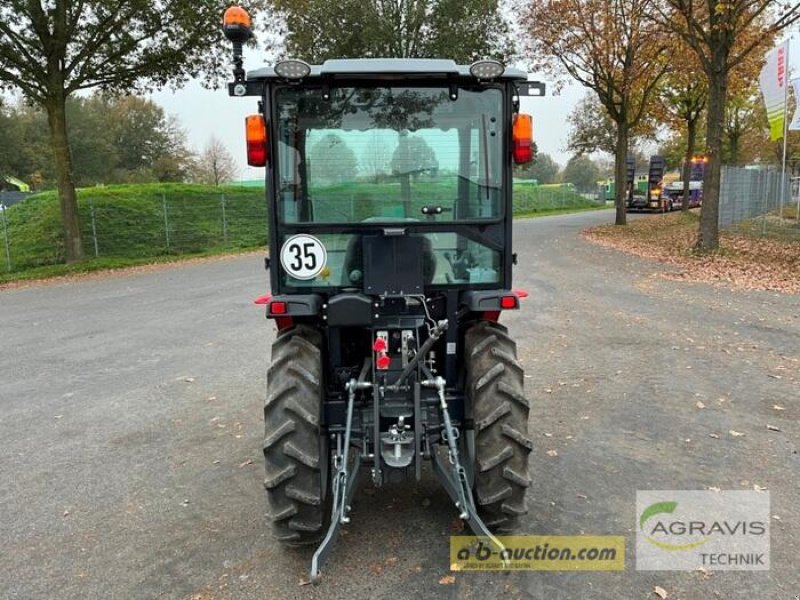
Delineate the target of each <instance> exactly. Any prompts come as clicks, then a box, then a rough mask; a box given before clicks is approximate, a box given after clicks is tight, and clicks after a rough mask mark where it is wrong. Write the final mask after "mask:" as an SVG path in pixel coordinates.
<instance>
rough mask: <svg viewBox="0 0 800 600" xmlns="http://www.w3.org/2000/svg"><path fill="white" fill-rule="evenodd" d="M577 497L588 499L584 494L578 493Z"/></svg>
mask: <svg viewBox="0 0 800 600" xmlns="http://www.w3.org/2000/svg"><path fill="white" fill-rule="evenodd" d="M577 497H578V498H580V499H581V500H586V499H587V497H586V496H584V495H583V494H577Z"/></svg>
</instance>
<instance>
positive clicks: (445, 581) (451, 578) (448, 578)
mask: <svg viewBox="0 0 800 600" xmlns="http://www.w3.org/2000/svg"><path fill="white" fill-rule="evenodd" d="M455 582H456V576H455V575H445V576H444V577H442V578H441V579H439V584H440V585H453V584H454V583H455Z"/></svg>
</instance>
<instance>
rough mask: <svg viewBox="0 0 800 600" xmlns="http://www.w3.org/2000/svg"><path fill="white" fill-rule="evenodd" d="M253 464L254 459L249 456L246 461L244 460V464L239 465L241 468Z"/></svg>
mask: <svg viewBox="0 0 800 600" xmlns="http://www.w3.org/2000/svg"><path fill="white" fill-rule="evenodd" d="M252 464H253V459H252V458H248V459H247V460H246V461H244V462H243V463H242V464H240V465H239V468H240V469H241V468H242V467H246V466H247V465H252Z"/></svg>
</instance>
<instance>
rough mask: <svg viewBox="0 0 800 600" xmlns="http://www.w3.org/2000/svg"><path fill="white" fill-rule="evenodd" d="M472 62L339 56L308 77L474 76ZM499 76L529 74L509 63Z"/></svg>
mask: <svg viewBox="0 0 800 600" xmlns="http://www.w3.org/2000/svg"><path fill="white" fill-rule="evenodd" d="M469 67H470V66H469V65H458V64H456V62H455V61H453V60H447V59H441V58H336V59H330V60H326V61H325V62H323V63H322V64H321V65H311V73H310V74H309V75H308V77H340V78H347V77H374V78H376V79H379V78H381V76H389V77H392V78H394V77H397V76H403V75H407V76H410V77H421V78H425V77H459V78H461V77H464V78H472V79H474V78H473V76H472V74H471V73H470V72H469ZM247 78H248V79H280V77H279V76H278V75H277V74H276V73H275V69H273V68H272V67H264V68H261V69H256V70H254V71H249V72H248V73H247ZM497 79H499V80H513V81H526V80H527V79H528V74H527V73H526V72H525V71H522V70H520V69H515V68H513V67H506V70H505V72H504V73H503V74H502V75H501V76H500V77H498V78H497Z"/></svg>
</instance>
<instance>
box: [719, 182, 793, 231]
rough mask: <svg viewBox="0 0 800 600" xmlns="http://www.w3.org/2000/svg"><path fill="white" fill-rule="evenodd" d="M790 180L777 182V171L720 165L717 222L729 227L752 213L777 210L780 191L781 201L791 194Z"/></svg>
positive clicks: (756, 214) (786, 200) (765, 212)
mask: <svg viewBox="0 0 800 600" xmlns="http://www.w3.org/2000/svg"><path fill="white" fill-rule="evenodd" d="M790 187H791V186H790V182H789V180H786V181H785V182H784V185H783V186H781V172H780V171H777V170H771V169H770V170H765V169H744V168H741V167H722V182H721V185H720V197H719V226H720V228H722V229H729V228H730V227H733V226H734V225H736V224H738V223H741V222H742V221H746V220H749V219H755V218H756V217H759V216H761V217H763V216H765V215H768V214H769V213H773V212H775V211H777V210H779V208H780V205H781V194H784V195H783V199H784V201H785V204H786V205H788V204H789V202H790V198H791V191H790Z"/></svg>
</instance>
